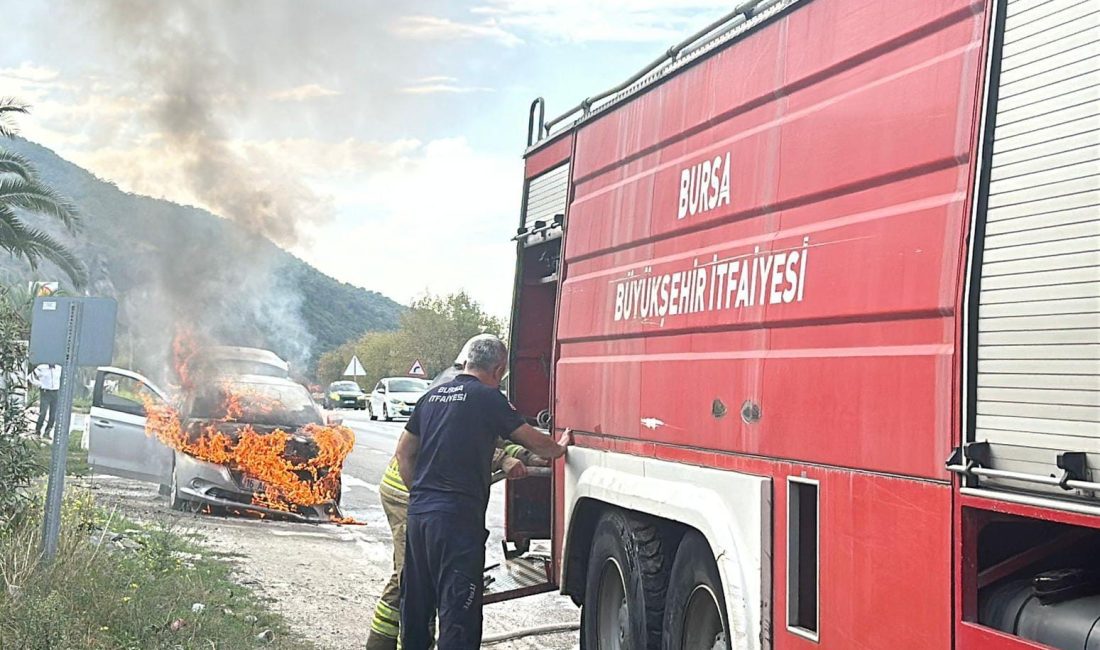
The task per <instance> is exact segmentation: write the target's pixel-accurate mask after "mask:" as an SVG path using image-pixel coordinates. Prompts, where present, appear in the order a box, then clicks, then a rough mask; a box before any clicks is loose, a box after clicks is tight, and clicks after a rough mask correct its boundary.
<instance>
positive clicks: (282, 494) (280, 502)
mask: <svg viewBox="0 0 1100 650" xmlns="http://www.w3.org/2000/svg"><path fill="white" fill-rule="evenodd" d="M229 388H230V387H229V384H225V385H224V386H223V390H224V394H225V396H226V398H225V404H224V415H223V416H222V417H221V418H218V419H216V420H213V421H207V422H203V423H202V424H201V425H198V426H192V427H190V428H189V427H186V426H185V425H184V423H183V422H182V421H181V419H180V414H179V411H177V410H176V409H175V408H173V407H171V406H167V405H164V404H158V403H155V402H154V401H153V400H152V399H151V398H147V399H146V400H145V410H146V425H145V432H146V434H147V435H149V436H151V437H155V438H157V439H158V440H160V441H161V442H163V443H164V444H166V445H168V446H169V447H172V448H173V449H175V450H177V451H180V452H183V453H185V454H188V455H190V456H193V457H195V458H198V459H200V460H204V461H208V462H211V463H217V464H220V465H224V466H226V467H228V468H230V469H232V470H236V471H239V472H242V473H243V474H245V475H246V476H248V477H251V478H254V479H257V480H259V481H260V482H261V484H262V486H263V487H262V489H261V491H259V492H257V493H255V494H254V495H253V498H252V503H253V504H254V505H257V506H262V507H266V508H271V509H274V510H281V511H285V512H293V511H296V510H297V509H298V508H297V507H298V506H313V505H318V504H323V503H327V502H330V501H333V500H334V499H336V497H337V496H339V490H340V476H341V471H342V468H343V465H344V460H345V459H346V458H347V456H348V454H349V453H351V450H352V448H353V447H354V445H355V434H354V433H353V432H352V431H351V429H349V428H348V427H345V426H327V425H324V426H323V425H319V424H308V425H306V426H305V427H302V428H301V429H299V430H298V431H297V432H296V433H297V434H299V435H301V436H304V437H305V438H307V439H311V440H312V441H313V443H314V444H315V445H316V449H317V452H316V454H315V455H313V456H312V457H310V458H306V459H293V458H291V457H289V456H288V454H287V445H288V443H289V442H291V440H292V433H290V432H287V431H285V430H283V429H282V428H276V429H275V430H274V431H272V432H270V433H260V432H258V431H256V429H255V428H254V427H253V426H252V425H251V424H241V423H239V420H240V418H241V417H242V415H244V413H245V412H246V410H248V411H249V412H267V413H270V412H271V410H272V409H274V408H275V407H276V406H277V405H276V404H274V403H272V402H271V400H270V399H269V398H264V397H263V396H260V395H251V394H247V393H242V392H240V390H239V389H236V388H234V389H233V390H230V389H229ZM265 399H266V400H267V401H265ZM225 424H232V425H233V426H232V427H229V428H230V429H231V430H233V433H234V435H229V434H227V433H225V432H224V431H223V430H222V427H221V425H225ZM336 520H339V519H338V518H335V517H334V521H336ZM344 523H348V522H344Z"/></svg>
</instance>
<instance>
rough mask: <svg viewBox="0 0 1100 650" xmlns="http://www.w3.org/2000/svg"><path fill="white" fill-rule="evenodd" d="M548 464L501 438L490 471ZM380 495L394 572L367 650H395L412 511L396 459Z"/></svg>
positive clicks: (519, 472) (459, 364)
mask: <svg viewBox="0 0 1100 650" xmlns="http://www.w3.org/2000/svg"><path fill="white" fill-rule="evenodd" d="M485 338H488V339H495V338H496V337H494V336H493V335H492V334H479V335H477V336H475V337H473V338H471V339H470V340H469V341H467V342H466V344H465V345H464V346H463V347H462V351H461V352H459V353H458V356H457V357H456V358H455V361H454V365H453V366H451V367H449V368H447V369H446V370H444V371H443V372H441V373H440V374H439V375H438V376H437V377H436V378H435V379H434V380H433V382H432V385H431V386H430V387H429V390H430V389H432V388H435V387H436V386H439V385H441V384H444V383H446V382H449V381H451V380H453V379H454V378H455V377H457V376H458V375H459V374H460V373H461V372H462V369H463V367H464V366H465V365H466V356H467V354H468V353H469V349H470V345H471V344H472V343H473V342H474V341H477V340H481V339H485ZM547 465H549V461H547V460H546V459H544V458H540V457H539V456H537V455H535V454H533V453H531V452H530V451H528V450H527V449H525V448H523V447H522V446H521V445H517V444H515V443H511V442H505V441H504V440H499V439H498V441H497V448H496V450H495V451H494V452H493V462H492V467H491V469H492V471H493V472H494V474H495V473H496V472H497V471H498V470H499V471H503V472H504V475H505V476H507V477H508V478H509V479H518V478H523V477H524V476H526V473H527V472H526V467H540V466H547ZM378 492H379V496H380V498H381V501H382V510H383V511H384V512H385V514H386V521H387V523H388V524H389V527H390V533H391V535H392V537H393V572H392V573H391V575H390V579H389V581H387V582H386V585H385V587H383V589H382V593H381V594H380V595H379V597H378V602H377V603H375V606H374V616H373V618H372V620H371V626H370V633H369V634H368V636H367V646H366V650H396V649H397V648H398V643H397V639H398V636H399V634H400V629H401V616H400V607H401V571H402V569H403V568H404V566H405V526H406V521H407V519H408V512H407V511H408V508H409V488H408V487H407V486H406V485H405V483H404V481H402V480H401V472H400V469H399V468H398V464H397V458H396V457H394V458H392V459H391V460H390V464H389V466H387V467H386V472H385V474H384V475H383V476H382V483H381V485H379V488H378Z"/></svg>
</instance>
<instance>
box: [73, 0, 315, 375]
mask: <svg viewBox="0 0 1100 650" xmlns="http://www.w3.org/2000/svg"><path fill="white" fill-rule="evenodd" d="M227 7H229V8H230V11H232V12H235V13H236V14H237V15H238V16H237V17H238V18H240V14H242V13H243V14H245V15H247V12H248V11H249V9H248V8H247V7H245V6H244V4H243V3H236V2H230V3H226V4H223V3H220V2H210V1H206V0H198V1H185V2H148V1H146V0H101V1H97V2H91V3H86V4H85V3H80V8H81V9H82V10H84V11H90V12H92V17H91V20H90V23H91V24H92V25H93V26H94V31H95V34H94V35H95V36H96V37H97V38H98V40H99V44H100V47H101V48H102V50H103V51H104V52H105V53H107V54H109V55H110V58H111V60H113V61H114V62H115V64H116V65H117V69H116V71H115V72H116V73H117V74H119V75H120V76H121V77H122V78H124V79H125V80H126V82H127V83H129V84H130V85H131V86H132V88H133V89H134V92H135V93H136V94H137V95H138V96H139V97H141V98H142V99H143V100H144V102H143V103H144V104H145V105H146V106H148V107H149V108H148V110H146V111H142V112H140V114H138V115H135V116H134V119H135V120H140V122H141V126H142V127H144V129H145V130H147V131H148V130H151V131H153V132H155V138H154V140H153V141H154V142H156V143H158V144H157V146H162V147H163V148H164V156H165V157H166V159H167V160H169V161H175V162H176V163H177V164H178V165H180V167H181V169H182V170H183V172H184V176H183V177H184V179H185V180H184V182H185V183H186V189H187V190H188V191H189V192H190V194H191V195H193V196H194V197H195V198H196V199H197V201H198V202H200V203H201V204H202V205H204V206H205V207H208V208H210V209H211V210H212V211H214V212H215V213H217V214H218V215H220V216H222V217H224V218H225V219H227V220H229V221H230V222H231V224H232V225H230V224H226V223H224V222H221V223H208V224H207V225H206V226H205V227H204V228H202V229H200V230H201V232H194V231H190V232H186V233H184V232H177V231H176V230H178V229H179V228H182V227H183V224H180V223H177V224H175V225H174V226H171V225H170V226H169V227H168V228H166V229H165V231H164V232H162V233H159V234H158V236H157V238H158V239H160V240H162V246H159V247H158V248H159V250H156V251H135V255H137V256H140V257H142V258H143V259H142V260H141V262H140V263H141V267H142V268H145V269H148V277H145V278H142V279H141V282H140V286H141V287H142V289H141V290H139V291H135V292H133V294H132V295H128V296H120V300H121V305H120V307H121V310H122V317H123V318H124V319H125V320H126V324H127V325H128V326H129V327H130V328H132V330H133V331H136V332H137V334H138V338H139V340H140V341H141V344H140V346H139V347H141V348H146V349H141V350H134V351H133V356H134V357H135V358H139V359H143V360H145V364H143V365H148V364H149V361H150V360H151V359H153V358H157V359H161V360H163V361H164V362H168V361H169V360H170V358H171V344H170V341H171V339H172V338H173V337H174V336H175V335H176V334H177V333H179V332H181V331H189V332H191V333H192V334H193V335H194V336H195V337H197V338H198V339H199V340H200V341H201V342H206V343H219V344H230V345H247V346H254V347H266V348H270V349H273V350H275V351H276V352H277V353H279V354H280V355H282V356H284V357H285V358H287V359H288V360H290V361H291V362H292V364H296V365H297V367H298V368H299V369H304V368H303V367H302V366H303V364H304V363H305V361H306V360H307V359H308V358H309V356H310V344H311V336H310V334H309V332H308V331H307V328H306V327H305V325H304V323H303V321H302V319H301V316H300V312H301V304H302V298H301V295H300V289H299V287H298V286H297V285H296V283H295V278H293V277H289V275H288V270H289V269H288V267H287V266H285V265H284V264H283V263H280V262H276V260H277V259H284V260H285V259H287V256H285V255H282V254H280V252H279V251H277V250H276V249H275V247H274V246H273V245H272V244H271V242H272V241H273V242H276V243H277V244H279V245H281V246H293V245H296V244H299V243H301V242H302V241H303V240H305V239H308V233H309V230H310V228H311V227H313V226H315V225H317V224H319V223H322V222H323V221H324V220H325V219H326V218H327V217H328V215H329V214H330V212H331V205H330V202H329V200H328V199H326V198H323V197H320V196H318V195H317V194H316V193H314V192H312V191H311V190H310V189H309V188H308V187H307V186H306V185H305V184H304V183H302V182H301V181H300V180H299V179H298V178H297V177H296V176H295V175H294V174H293V172H292V171H291V170H292V169H293V163H292V161H281V160H274V159H271V158H270V157H269V154H264V153H262V152H261V151H259V150H254V149H248V150H243V149H241V148H239V147H237V146H235V145H234V141H233V139H232V137H231V134H232V133H233V131H234V128H237V129H240V128H241V127H242V125H245V126H247V124H248V119H249V113H250V111H251V110H252V108H253V103H254V98H255V97H256V96H257V90H256V89H257V86H258V83H257V80H258V78H259V77H260V76H262V75H263V74H270V73H271V72H272V71H270V70H263V69H262V67H261V66H262V65H263V64H264V63H265V62H264V61H263V60H262V57H254V58H247V59H242V58H241V57H240V56H239V49H238V51H237V52H234V53H231V50H230V49H229V48H227V47H225V46H226V43H227V40H226V39H227V38H231V36H230V34H229V33H227V32H226V31H225V29H224V24H223V22H222V21H223V20H224V19H225V17H226V14H225V11H226V8H227ZM259 10H262V7H261V6H259V5H252V11H259ZM123 345H125V342H123ZM158 365H159V364H158ZM165 365H168V364H167V363H166V364H165ZM147 370H151V369H147Z"/></svg>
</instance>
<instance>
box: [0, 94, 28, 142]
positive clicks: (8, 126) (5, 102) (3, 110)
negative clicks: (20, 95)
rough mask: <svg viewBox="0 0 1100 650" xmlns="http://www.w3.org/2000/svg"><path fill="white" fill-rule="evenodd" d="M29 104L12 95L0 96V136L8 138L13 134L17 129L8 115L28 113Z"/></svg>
mask: <svg viewBox="0 0 1100 650" xmlns="http://www.w3.org/2000/svg"><path fill="white" fill-rule="evenodd" d="M30 111H31V109H30V106H28V105H27V104H24V103H23V102H21V101H18V100H16V99H15V98H14V97H0V136H3V137H5V138H10V137H13V136H15V134H16V132H17V131H18V129H17V128H16V127H15V123H14V122H12V120H11V118H10V117H9V116H10V115H11V114H12V113H24V114H26V113H29V112H30Z"/></svg>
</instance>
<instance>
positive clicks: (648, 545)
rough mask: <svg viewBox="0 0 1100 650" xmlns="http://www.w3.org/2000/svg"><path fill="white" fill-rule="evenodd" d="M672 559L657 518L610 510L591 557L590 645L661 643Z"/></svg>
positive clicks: (589, 649) (646, 647)
mask: <svg viewBox="0 0 1100 650" xmlns="http://www.w3.org/2000/svg"><path fill="white" fill-rule="evenodd" d="M669 564H670V561H669V559H668V557H667V555H666V552H665V550H664V545H663V540H662V539H661V534H660V530H659V529H658V527H657V526H656V525H654V524H653V522H651V521H649V520H647V519H645V518H643V517H638V516H635V515H631V514H628V513H625V512H622V511H618V510H612V511H609V512H607V513H606V514H604V516H603V518H602V519H600V522H599V524H597V526H596V532H595V534H594V535H593V538H592V551H591V554H590V556H589V558H588V577H587V581H586V582H587V584H586V585H585V597H584V610H585V611H584V626H583V629H582V630H581V634H582V635H583V637H584V639H583V640H584V647H585V648H586V650H635V649H637V650H657V649H658V648H660V646H661V625H662V623H663V618H664V607H665V590H666V588H667V586H668V570H669Z"/></svg>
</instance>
